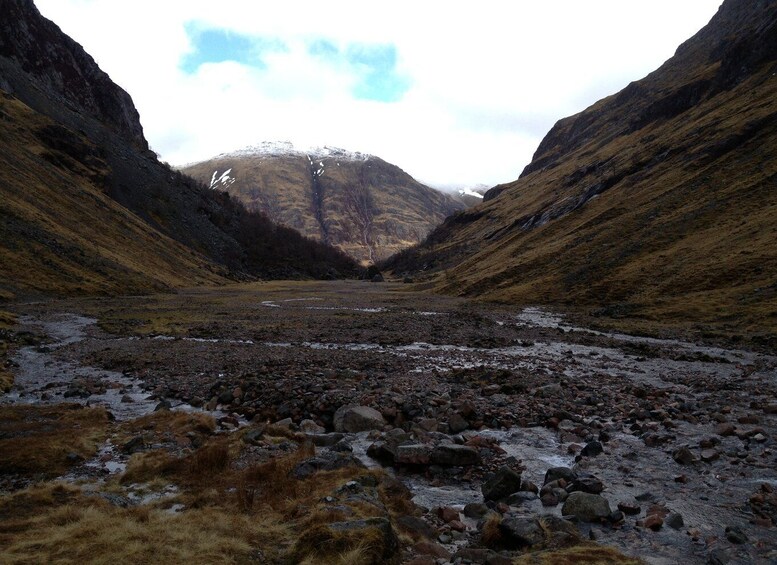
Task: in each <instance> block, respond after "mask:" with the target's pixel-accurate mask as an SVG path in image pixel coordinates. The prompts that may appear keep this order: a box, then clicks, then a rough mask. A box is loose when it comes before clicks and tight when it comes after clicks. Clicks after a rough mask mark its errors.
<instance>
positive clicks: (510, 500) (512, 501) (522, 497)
mask: <svg viewBox="0 0 777 565" xmlns="http://www.w3.org/2000/svg"><path fill="white" fill-rule="evenodd" d="M538 498H539V497H538V496H537V495H536V494H534V493H533V492H526V491H519V492H514V493H513V494H511V495H510V496H508V497H507V498H506V499H505V502H506V503H507V504H509V505H510V506H520V505H521V504H524V503H525V502H534V501H535V500H537V499H538Z"/></svg>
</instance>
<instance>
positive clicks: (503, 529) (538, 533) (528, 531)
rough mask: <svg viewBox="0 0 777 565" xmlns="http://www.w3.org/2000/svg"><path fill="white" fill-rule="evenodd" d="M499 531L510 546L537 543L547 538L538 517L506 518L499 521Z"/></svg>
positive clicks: (529, 545)
mask: <svg viewBox="0 0 777 565" xmlns="http://www.w3.org/2000/svg"><path fill="white" fill-rule="evenodd" d="M499 532H500V533H501V534H502V539H503V540H504V542H505V544H506V545H507V546H508V547H513V548H518V549H520V548H523V547H531V546H533V545H537V544H538V543H542V541H543V540H544V539H545V534H544V533H543V530H542V527H541V526H540V525H539V523H538V522H537V519H536V518H505V519H503V520H502V521H501V522H500V523H499Z"/></svg>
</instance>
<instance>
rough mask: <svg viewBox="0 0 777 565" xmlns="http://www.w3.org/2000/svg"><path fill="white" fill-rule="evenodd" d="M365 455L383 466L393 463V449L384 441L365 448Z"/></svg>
mask: <svg viewBox="0 0 777 565" xmlns="http://www.w3.org/2000/svg"><path fill="white" fill-rule="evenodd" d="M367 455H368V456H369V457H372V458H373V459H375V461H379V462H380V463H382V464H384V465H392V464H393V463H394V456H395V453H394V449H392V447H391V446H390V445H389V444H388V443H387V442H385V441H376V442H375V443H371V444H370V446H369V447H368V448H367Z"/></svg>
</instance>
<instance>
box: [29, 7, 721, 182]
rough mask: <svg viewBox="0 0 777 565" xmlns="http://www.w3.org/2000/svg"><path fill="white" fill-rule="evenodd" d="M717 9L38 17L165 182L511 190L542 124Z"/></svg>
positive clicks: (605, 87)
mask: <svg viewBox="0 0 777 565" xmlns="http://www.w3.org/2000/svg"><path fill="white" fill-rule="evenodd" d="M720 2H721V0H683V1H681V2H678V1H677V0H649V1H647V0H628V1H624V0H587V1H585V2H584V1H581V0H542V1H540V0H532V1H529V0H511V1H507V0H504V1H496V0H493V1H490V0H479V1H477V2H474V1H472V0H467V1H458V0H446V1H437V0H423V1H422V0H414V1H406V0H392V1H390V2H368V1H365V0H359V1H340V0H331V1H329V2H322V1H318V2H312V1H294V0H272V1H260V0H219V1H217V2H216V1H213V0H134V1H133V2H117V1H116V0H36V4H37V6H38V8H39V9H40V10H41V12H42V13H43V15H44V16H46V17H48V18H49V19H51V20H53V21H54V22H56V23H57V24H58V25H59V26H60V27H61V28H62V29H63V30H64V31H65V32H66V33H67V34H68V35H70V36H71V37H73V38H74V39H75V40H76V41H78V42H79V43H81V44H82V45H83V46H84V47H85V48H86V50H87V51H88V52H89V53H90V54H91V55H92V56H93V57H94V58H95V59H96V60H97V62H98V63H99V64H100V66H101V67H102V68H103V70H105V71H106V72H107V73H108V74H109V75H111V77H112V78H113V80H114V81H116V82H117V83H118V84H120V85H121V86H122V87H123V88H125V89H126V90H127V91H128V92H129V93H130V94H131V95H132V97H133V99H134V101H135V104H136V106H137V107H138V110H139V112H140V115H141V121H142V123H143V127H144V129H145V133H146V137H147V138H148V140H149V143H150V144H151V146H152V148H153V149H155V150H156V151H157V152H158V153H159V154H160V155H161V158H162V159H164V160H166V161H169V162H170V163H172V164H174V165H181V164H185V163H189V162H194V161H198V160H203V159H206V158H208V157H211V156H214V155H217V154H219V153H223V152H227V151H230V150H234V149H239V148H242V147H245V146H247V145H254V144H258V143H260V142H262V141H285V140H289V141H292V142H294V143H295V144H297V145H299V146H302V147H304V146H315V145H331V146H336V147H343V148H345V149H350V150H354V151H362V152H366V153H372V154H375V155H378V156H380V157H382V158H383V159H385V160H387V161H389V162H392V163H394V164H396V165H399V166H400V167H402V168H403V169H405V170H406V171H407V172H409V173H410V174H412V175H413V176H414V177H416V178H417V179H419V180H421V181H423V182H426V183H427V184H431V185H433V186H438V187H461V186H474V185H478V184H484V185H488V186H492V185H494V184H497V183H500V182H507V181H510V180H513V179H515V178H516V177H517V176H518V174H519V173H520V171H521V170H522V169H523V167H524V165H526V164H527V163H528V162H529V161H530V160H531V156H532V154H533V152H534V150H535V149H536V147H537V145H538V143H539V142H540V140H541V139H542V137H543V136H544V134H545V133H546V132H547V131H548V129H550V127H551V126H552V125H553V123H554V122H555V121H556V120H558V119H559V118H562V117H564V116H567V115H570V114H574V113H576V112H579V111H580V110H583V109H584V108H586V107H587V106H588V105H590V104H592V103H593V102H595V101H596V100H598V99H599V98H602V97H603V96H606V95H608V94H611V93H614V92H616V91H618V90H620V89H621V88H623V87H624V86H625V85H626V84H628V83H629V82H630V81H632V80H636V79H639V78H641V77H643V76H644V75H645V74H647V73H648V72H650V71H651V70H653V69H655V68H657V67H658V66H659V65H660V64H661V63H662V62H663V61H665V60H666V59H668V58H669V57H670V56H671V55H672V54H673V53H674V50H675V49H676V47H677V46H678V45H679V44H680V43H681V42H682V41H684V40H685V39H687V38H688V37H690V36H691V35H693V34H694V33H695V32H696V31H698V30H699V29H700V28H701V27H702V26H704V25H705V24H706V23H707V22H708V21H709V19H710V18H711V17H712V16H713V15H714V13H715V11H716V10H717V8H718V6H719V4H720Z"/></svg>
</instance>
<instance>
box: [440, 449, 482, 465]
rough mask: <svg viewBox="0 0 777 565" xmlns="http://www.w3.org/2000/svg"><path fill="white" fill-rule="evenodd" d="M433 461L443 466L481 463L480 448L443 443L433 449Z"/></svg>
mask: <svg viewBox="0 0 777 565" xmlns="http://www.w3.org/2000/svg"><path fill="white" fill-rule="evenodd" d="M431 462H432V463H433V464H434V465H441V466H443V467H464V466H469V465H479V464H480V463H481V459H480V453H478V450H477V449H475V448H473V447H469V446H467V445H456V444H447V443H444V444H441V445H438V446H437V447H435V448H434V450H432V455H431Z"/></svg>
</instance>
